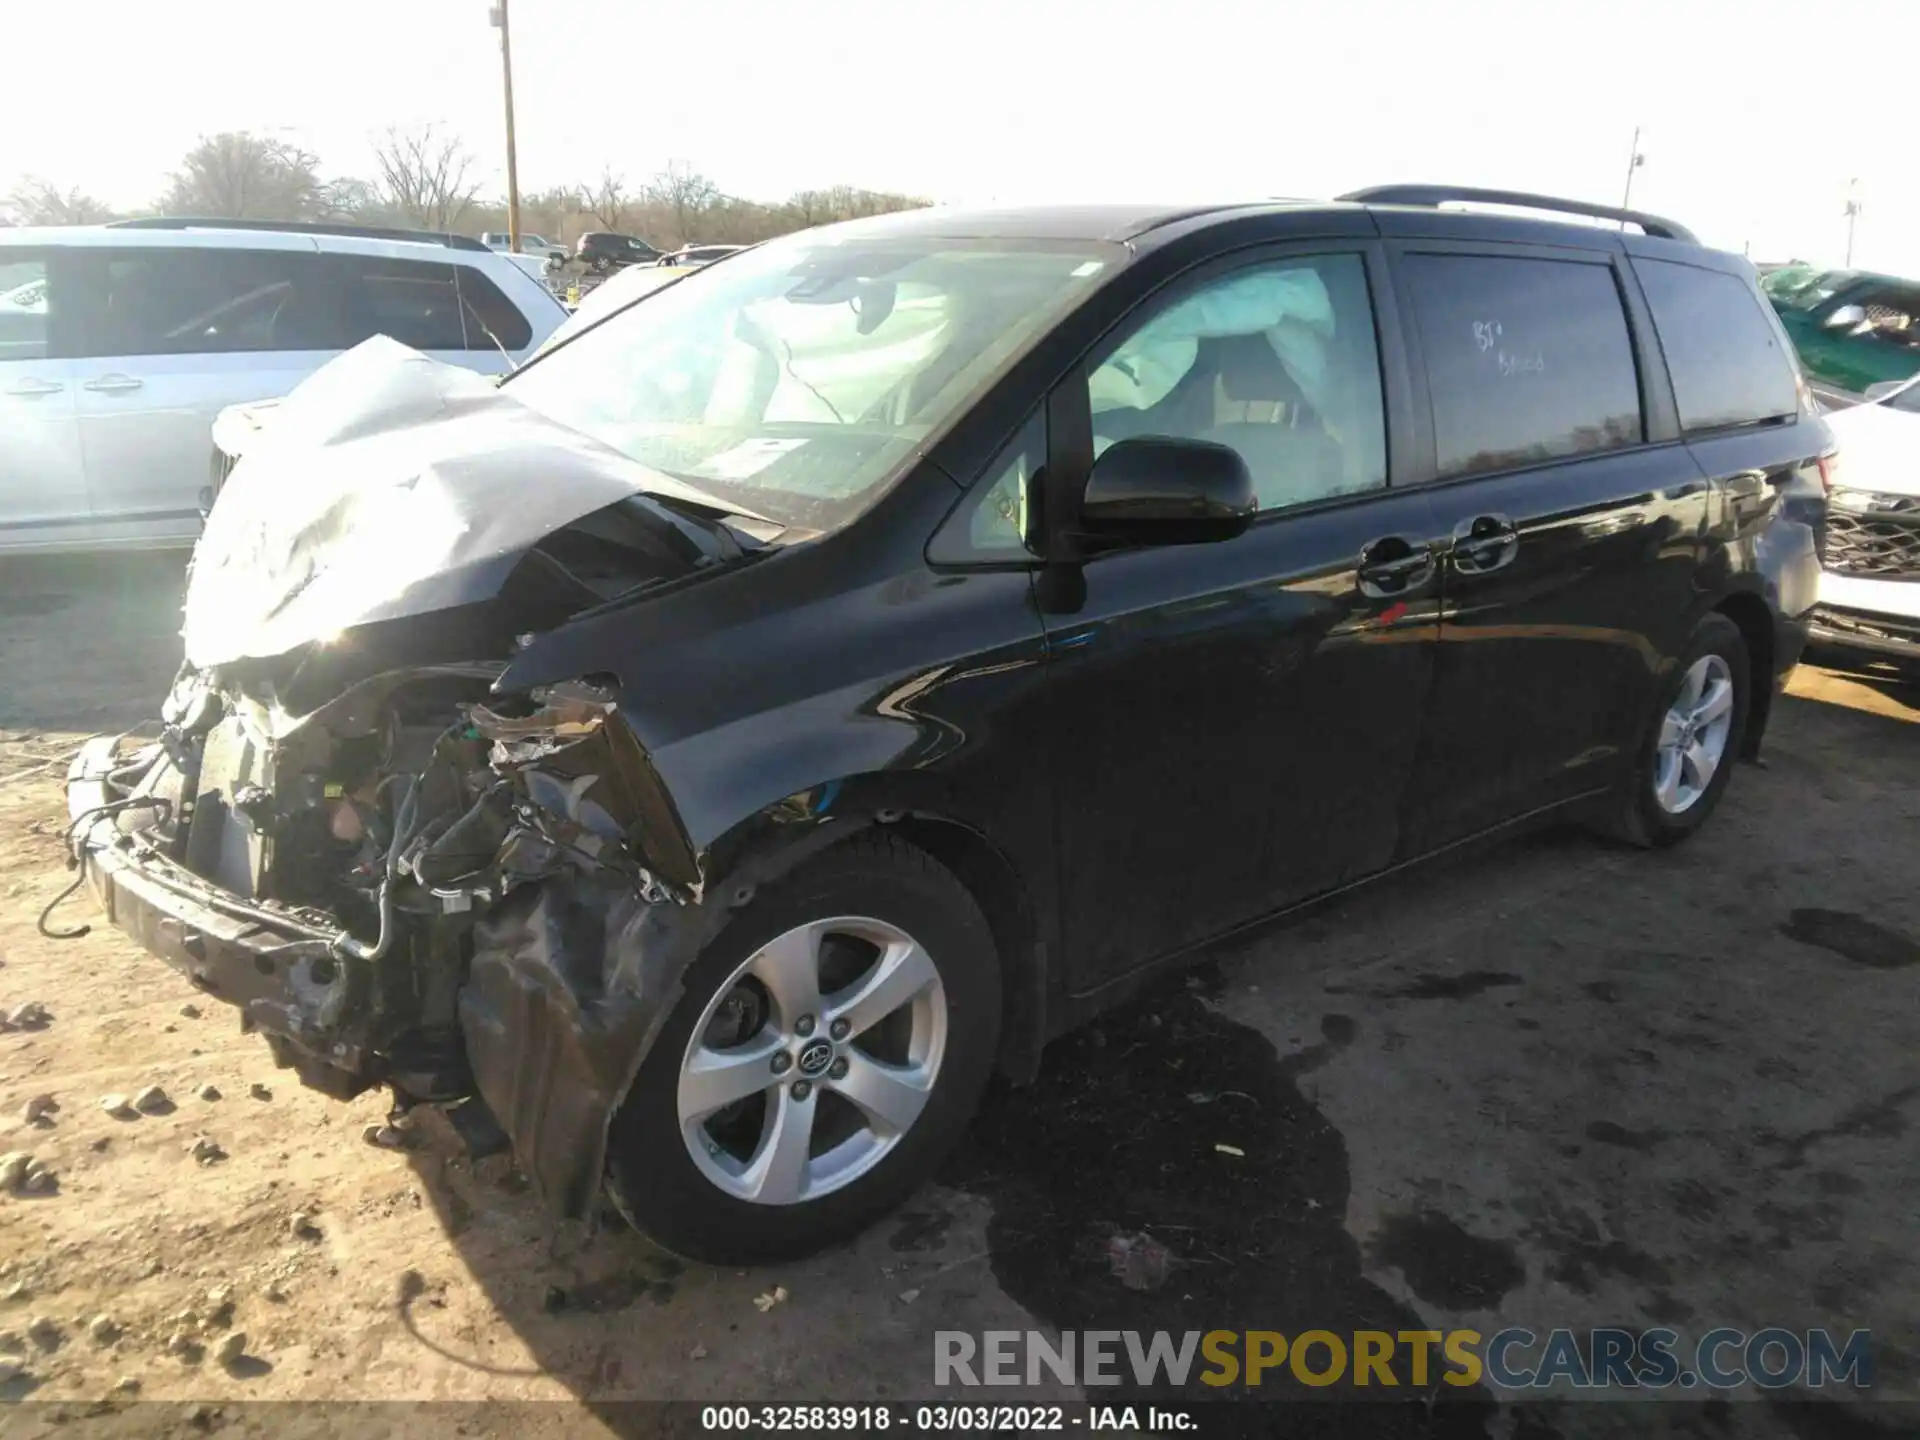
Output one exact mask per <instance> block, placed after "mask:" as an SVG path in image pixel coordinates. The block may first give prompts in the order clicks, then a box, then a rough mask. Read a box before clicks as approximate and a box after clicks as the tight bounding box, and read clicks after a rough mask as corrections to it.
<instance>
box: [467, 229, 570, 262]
mask: <svg viewBox="0 0 1920 1440" xmlns="http://www.w3.org/2000/svg"><path fill="white" fill-rule="evenodd" d="M480 243H481V244H482V245H484V246H486V247H487V248H488V249H489V250H500V251H507V250H511V249H513V240H512V238H511V237H510V236H509V235H508V234H507V232H506V231H504V230H486V231H482V232H481V235H480ZM519 253H520V254H522V255H538V256H539V257H540V258H541V259H542V260H546V261H550V262H551V263H553V264H556V265H560V264H565V263H566V259H567V250H566V247H565V246H564V245H556V244H554V243H553V241H551V240H549V239H547V238H546V237H545V236H544V235H530V234H528V233H527V232H526V231H525V230H522V231H521V232H520V252H519Z"/></svg>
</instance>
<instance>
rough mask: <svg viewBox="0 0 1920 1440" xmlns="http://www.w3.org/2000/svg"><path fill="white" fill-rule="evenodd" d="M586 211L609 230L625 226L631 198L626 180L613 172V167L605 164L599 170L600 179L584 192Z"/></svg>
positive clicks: (623, 228) (624, 227)
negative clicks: (603, 167)
mask: <svg viewBox="0 0 1920 1440" xmlns="http://www.w3.org/2000/svg"><path fill="white" fill-rule="evenodd" d="M586 202H587V213H588V214H589V215H591V216H593V218H594V219H596V220H598V221H599V222H600V223H601V224H602V225H604V226H606V227H607V229H609V230H625V229H626V228H627V212H628V211H629V210H630V209H631V208H632V200H631V198H630V197H629V196H628V194H627V182H626V181H624V180H622V179H621V178H620V177H619V176H618V175H616V174H614V173H613V167H612V166H610V165H609V166H607V167H606V168H605V169H603V170H602V171H601V172H600V181H599V183H598V184H596V185H595V186H594V187H593V188H592V189H591V190H589V191H587V192H586Z"/></svg>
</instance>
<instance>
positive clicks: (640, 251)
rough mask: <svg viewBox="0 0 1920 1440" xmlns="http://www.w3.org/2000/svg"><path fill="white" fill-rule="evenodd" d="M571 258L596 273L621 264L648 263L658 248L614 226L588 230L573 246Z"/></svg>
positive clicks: (655, 258)
mask: <svg viewBox="0 0 1920 1440" xmlns="http://www.w3.org/2000/svg"><path fill="white" fill-rule="evenodd" d="M573 258H574V259H575V260H578V261H579V262H580V263H581V264H582V265H584V266H586V267H587V268H588V269H589V270H591V271H593V272H594V273H595V274H598V275H604V274H606V273H607V271H609V270H613V269H616V268H618V267H619V266H622V265H648V264H651V263H652V262H654V261H655V260H658V259H659V258H660V252H659V251H658V250H657V249H655V248H654V247H653V246H651V245H649V244H648V243H647V242H646V241H644V240H642V239H641V238H640V237H639V236H637V235H622V234H619V233H618V232H616V231H613V230H589V231H588V232H587V233H586V234H584V235H582V236H581V237H580V240H579V243H578V244H577V245H575V246H574V248H573Z"/></svg>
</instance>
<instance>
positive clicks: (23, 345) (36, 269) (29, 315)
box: [0, 250, 52, 361]
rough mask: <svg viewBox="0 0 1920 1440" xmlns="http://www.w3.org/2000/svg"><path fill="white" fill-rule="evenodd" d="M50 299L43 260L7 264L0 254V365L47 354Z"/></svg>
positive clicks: (11, 261)
mask: <svg viewBox="0 0 1920 1440" xmlns="http://www.w3.org/2000/svg"><path fill="white" fill-rule="evenodd" d="M51 315H52V295H51V293H50V291H49V288H48V284H47V262H46V261H44V260H10V259H7V258H6V252H5V251H3V250H0V361H7V360H41V359H44V358H46V354H47V325H48V321H49V317H50V316H51Z"/></svg>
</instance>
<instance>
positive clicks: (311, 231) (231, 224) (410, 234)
mask: <svg viewBox="0 0 1920 1440" xmlns="http://www.w3.org/2000/svg"><path fill="white" fill-rule="evenodd" d="M107 228H108V229H110V230H268V231H278V232H282V233H285V234H292V235H353V236H358V237H359V238H360V239H363V240H410V241H412V242H413V243H415V244H416V245H444V246H446V247H447V248H448V249H450V250H486V249H487V247H486V246H485V245H483V244H481V243H480V242H479V241H478V240H475V239H474V238H473V237H472V236H471V235H455V234H453V233H451V232H450V231H446V230H400V229H396V228H394V227H393V226H389V225H333V224H328V223H326V222H324V221H314V220H219V219H194V218H190V217H185V216H175V215H145V216H142V217H140V218H139V219H135V220H109V221H108V222H107Z"/></svg>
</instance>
